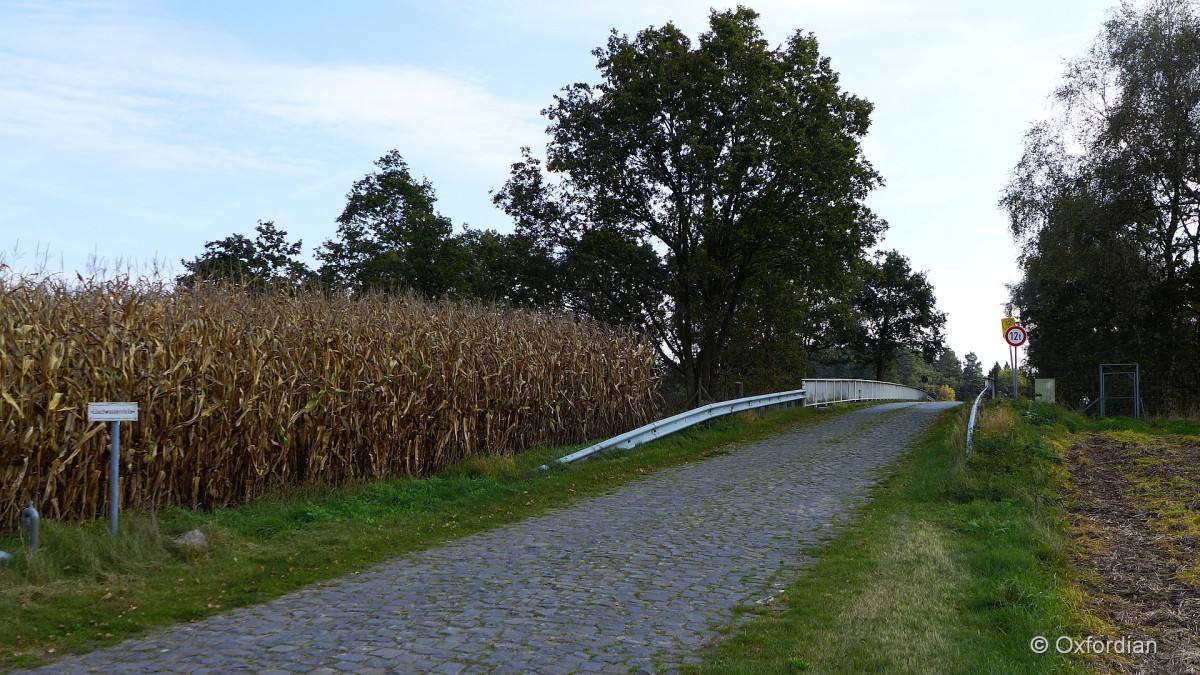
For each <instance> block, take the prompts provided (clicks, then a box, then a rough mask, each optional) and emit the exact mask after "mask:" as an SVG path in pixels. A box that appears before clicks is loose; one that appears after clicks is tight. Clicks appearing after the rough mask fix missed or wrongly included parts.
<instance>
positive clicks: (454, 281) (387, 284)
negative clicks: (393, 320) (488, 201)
mask: <svg viewBox="0 0 1200 675" xmlns="http://www.w3.org/2000/svg"><path fill="white" fill-rule="evenodd" d="M375 166H377V167H378V168H379V170H378V171H376V172H373V173H370V174H367V175H366V176H365V177H364V178H362V179H361V180H359V181H357V182H355V183H354V186H353V187H352V188H351V189H350V193H349V194H347V195H346V208H345V209H344V210H343V211H342V215H340V216H338V219H337V223H338V227H337V237H336V238H335V239H331V240H329V241H326V242H325V244H324V245H323V246H322V247H321V248H320V249H319V250H318V251H317V258H318V259H320V260H321V261H322V263H323V265H322V267H321V270H320V274H321V277H322V280H323V281H324V282H325V283H327V284H329V285H331V286H335V287H344V288H347V289H349V290H352V291H356V292H362V291H373V290H383V291H394V290H413V291H416V292H417V293H420V294H422V295H425V296H430V297H436V296H442V295H447V294H455V293H457V292H460V291H461V290H462V287H463V286H464V284H465V283H466V276H467V260H466V256H465V254H464V250H463V246H462V242H461V241H459V239H458V238H457V237H454V236H453V229H454V226H453V224H452V223H451V221H450V219H449V218H447V217H445V216H443V215H441V214H440V213H437V211H436V210H435V209H434V205H435V203H436V202H437V197H436V196H435V194H434V190H433V185H432V184H430V182H429V181H428V180H424V179H422V180H421V181H419V182H418V181H417V180H416V179H415V178H413V176H412V174H411V173H410V172H409V170H408V164H407V163H406V162H405V161H404V158H403V157H402V156H401V155H400V153H399V152H398V151H396V150H391V151H389V152H388V153H387V154H385V155H384V156H383V157H380V158H379V159H378V160H376V162H375Z"/></svg>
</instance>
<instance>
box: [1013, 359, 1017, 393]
mask: <svg viewBox="0 0 1200 675" xmlns="http://www.w3.org/2000/svg"><path fill="white" fill-rule="evenodd" d="M1012 376H1013V388H1012V399H1013V400H1014V401H1015V400H1017V348H1016V347H1013V348H1012Z"/></svg>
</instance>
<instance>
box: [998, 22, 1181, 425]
mask: <svg viewBox="0 0 1200 675" xmlns="http://www.w3.org/2000/svg"><path fill="white" fill-rule="evenodd" d="M1054 100H1055V103H1056V105H1057V114H1056V115H1055V116H1054V117H1053V118H1052V119H1050V120H1049V121H1047V122H1044V123H1041V124H1039V125H1036V126H1035V127H1034V128H1033V129H1032V130H1031V131H1030V132H1029V133H1028V135H1027V137H1026V148H1025V153H1024V156H1023V157H1022V159H1021V161H1020V163H1019V164H1018V165H1017V167H1016V169H1015V171H1014V174H1013V179H1012V181H1011V182H1010V184H1009V185H1008V187H1007V189H1006V190H1005V192H1004V195H1003V198H1002V200H1001V204H1002V205H1003V206H1004V207H1006V208H1007V210H1008V212H1009V216H1010V222H1011V227H1012V231H1013V234H1014V236H1015V237H1016V238H1017V240H1018V241H1019V242H1021V244H1022V252H1021V264H1022V266H1023V268H1024V277H1023V279H1022V280H1021V281H1020V282H1019V283H1018V284H1016V285H1015V286H1014V287H1013V302H1014V304H1015V305H1016V306H1017V308H1018V309H1019V311H1020V313H1021V316H1022V319H1023V321H1024V323H1025V324H1026V326H1027V327H1028V328H1029V329H1030V351H1029V358H1030V361H1031V363H1032V364H1033V365H1034V367H1035V368H1036V369H1037V370H1038V371H1040V372H1042V373H1047V374H1051V375H1056V376H1057V377H1058V378H1059V380H1060V382H1059V389H1060V392H1061V393H1063V394H1064V396H1065V397H1066V398H1068V399H1072V398H1074V399H1078V398H1080V397H1083V396H1088V395H1093V394H1094V390H1093V386H1094V384H1095V383H1094V379H1095V376H1094V373H1095V368H1096V364H1097V363H1100V362H1105V361H1109V362H1112V361H1139V362H1140V363H1141V364H1142V366H1143V372H1144V373H1145V377H1146V380H1147V381H1146V382H1145V385H1148V386H1144V387H1143V391H1146V392H1148V393H1151V395H1150V396H1148V397H1147V398H1148V399H1150V400H1148V401H1147V403H1148V404H1149V405H1150V407H1151V408H1157V407H1159V406H1161V408H1160V410H1161V411H1162V412H1173V411H1177V410H1179V409H1180V408H1181V406H1187V407H1191V406H1195V405H1197V404H1198V403H1200V322H1198V319H1200V12H1198V11H1197V6H1196V4H1195V3H1194V2H1191V1H1185V0H1151V1H1150V2H1147V3H1145V4H1138V5H1133V4H1130V3H1126V4H1123V5H1122V6H1121V7H1120V8H1118V9H1117V10H1115V11H1114V12H1113V14H1112V16H1111V18H1110V20H1109V21H1107V22H1106V23H1105V25H1104V27H1103V29H1102V31H1101V33H1100V35H1099V37H1098V38H1097V40H1096V42H1095V44H1094V46H1093V47H1092V49H1091V50H1090V52H1089V53H1088V54H1087V55H1086V56H1085V57H1083V58H1081V59H1079V60H1077V61H1074V62H1072V63H1071V64H1070V65H1069V66H1068V68H1067V71H1066V75H1065V77H1064V80H1063V83H1062V85H1061V86H1060V87H1059V89H1058V90H1057V91H1056V92H1055V96H1054ZM1155 394H1157V395H1155Z"/></svg>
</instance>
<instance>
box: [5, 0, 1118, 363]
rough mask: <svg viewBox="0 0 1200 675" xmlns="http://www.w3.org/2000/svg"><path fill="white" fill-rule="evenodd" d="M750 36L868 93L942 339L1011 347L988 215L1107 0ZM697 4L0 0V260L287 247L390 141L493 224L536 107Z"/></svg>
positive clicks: (877, 155)
mask: <svg viewBox="0 0 1200 675" xmlns="http://www.w3.org/2000/svg"><path fill="white" fill-rule="evenodd" d="M746 4H748V5H749V6H751V7H753V8H754V9H755V10H757V11H758V12H759V13H760V14H761V15H762V18H761V19H760V25H761V26H762V27H763V29H764V32H765V33H766V35H767V37H768V39H769V40H770V41H771V42H772V43H773V44H779V43H780V42H782V41H783V40H784V39H785V38H786V37H787V36H789V35H791V34H792V33H793V32H795V31H796V30H798V29H799V30H803V31H805V32H812V33H814V34H815V35H816V37H817V39H818V41H819V42H820V44H821V51H822V53H823V54H825V55H827V56H829V57H831V59H832V62H833V67H834V69H835V70H837V71H838V72H839V73H841V77H842V85H843V87H844V88H845V89H846V90H848V91H850V92H852V93H854V94H856V95H859V96H861V97H864V98H866V99H868V100H870V101H871V102H873V103H874V104H875V113H874V115H873V123H872V128H871V132H870V134H869V136H868V137H867V139H866V140H865V143H864V147H865V150H866V155H867V158H868V159H869V160H870V161H871V162H872V163H873V164H874V165H875V166H876V168H877V169H878V170H879V171H880V173H882V175H883V177H884V179H885V180H886V182H887V185H886V187H884V188H883V189H881V190H879V191H878V192H877V193H876V194H874V195H873V196H872V197H871V198H870V200H869V204H870V205H871V207H872V208H873V209H874V210H875V211H876V212H877V213H878V214H879V215H880V216H881V217H882V218H884V219H885V220H887V221H888V222H889V224H890V229H889V231H888V234H887V237H886V239H885V241H884V242H883V244H882V248H887V249H891V248H896V249H899V250H900V251H901V252H902V253H903V254H905V255H906V256H908V257H909V258H910V259H911V260H912V262H913V265H914V267H916V268H917V269H921V270H925V271H927V272H928V275H929V279H930V281H931V282H932V283H933V285H934V287H935V289H936V291H937V296H938V302H939V306H940V307H941V308H942V310H943V311H946V312H947V313H948V314H949V322H948V344H949V346H950V347H952V348H953V349H954V350H955V352H956V353H957V354H958V355H959V356H960V357H962V356H963V355H965V354H966V352H968V351H974V352H976V353H977V354H979V355H980V357H981V358H982V359H983V360H984V362H985V365H990V364H991V363H992V362H993V361H1004V360H1006V359H1007V348H1006V346H1005V344H1004V342H1003V340H1002V338H1001V334H1000V325H999V321H1000V318H1001V316H1002V307H1003V304H1004V302H1005V300H1006V297H1007V293H1006V291H1005V289H1004V284H1005V283H1006V282H1012V281H1014V280H1016V279H1017V277H1018V271H1017V267H1016V264H1015V262H1014V258H1015V252H1016V248H1015V246H1014V245H1013V243H1012V241H1011V238H1010V237H1009V235H1008V233H1007V230H1006V221H1005V216H1004V214H1003V213H1002V212H1000V211H999V210H997V208H996V200H997V197H998V194H999V191H1000V190H1001V189H1002V187H1003V186H1004V183H1005V182H1006V181H1007V178H1008V173H1009V171H1010V170H1011V168H1012V166H1013V165H1014V164H1015V163H1016V161H1017V159H1018V158H1019V156H1020V152H1021V139H1022V135H1023V134H1024V132H1025V130H1026V129H1027V128H1028V126H1029V124H1030V122H1031V121H1033V120H1035V119H1037V118H1038V117H1039V116H1042V115H1045V109H1046V105H1047V96H1048V95H1049V94H1050V93H1051V91H1052V90H1053V88H1054V86H1055V85H1056V84H1057V82H1058V81H1059V78H1060V76H1061V74H1062V71H1063V66H1064V63H1065V60H1067V59H1073V58H1077V57H1079V56H1082V55H1083V54H1084V52H1085V51H1086V50H1087V48H1088V47H1089V46H1090V44H1091V42H1092V40H1093V38H1094V37H1095V35H1096V34H1097V32H1098V31H1099V29H1100V25H1101V23H1102V22H1103V20H1104V19H1105V17H1106V14H1107V11H1108V9H1109V7H1110V6H1111V5H1112V3H1109V2H1083V1H1080V2H1071V1H1063V2H1044V1H1040V2H1032V1H1028V0H1011V1H1009V2H1004V3H983V2H962V1H961V0H959V1H950V0H945V1H934V0H912V1H906V0H846V1H836V0H793V1H786V0H772V1H771V2H751V1H749V0H747V2H746ZM710 6H715V7H717V8H718V9H725V8H726V6H725V5H717V4H715V3H711V2H684V1H682V0H675V1H671V0H662V1H657V0H638V1H636V2H626V1H625V0H609V1H607V2H590V1H581V2H569V3H567V2H535V1H533V0H516V1H513V2H474V1H466V2H445V3H430V2H427V1H426V2H407V1H393V2H382V1H367V0H342V1H340V2H336V3H335V2H315V1H292V2H283V1H278V0H276V1H258V2H254V1H251V0H241V1H238V2H230V1H224V0H206V1H204V2H191V1H188V2H184V1H176V2H165V1H155V0H95V1H89V0H79V1H69V0H64V1H59V2H33V1H19V0H0V250H2V251H3V253H2V254H0V255H3V258H2V259H3V260H6V261H7V262H8V263H9V264H11V265H12V266H13V267H15V268H18V269H30V268H33V267H36V266H37V265H39V264H40V262H42V261H45V262H48V265H49V268H50V269H51V270H61V271H63V272H66V273H72V274H73V273H74V272H75V271H76V270H83V269H85V268H86V267H87V265H88V262H89V260H90V259H91V258H92V257H93V256H95V257H98V258H99V259H100V260H101V261H103V263H104V264H105V265H106V266H108V267H112V266H113V263H114V262H116V261H121V262H122V263H123V264H125V265H130V264H132V265H133V266H134V267H135V268H137V269H140V270H143V271H144V270H148V269H149V268H150V267H151V266H152V264H153V261H155V260H157V261H159V262H160V263H166V264H167V265H173V266H174V271H176V272H177V271H178V269H179V260H180V259H181V258H188V259H190V258H192V257H194V256H196V255H198V254H199V253H200V252H201V251H202V250H203V246H204V243H205V242H206V241H210V240H214V239H219V238H223V237H226V236H228V235H229V234H232V233H234V232H238V233H243V234H253V228H254V225H255V223H256V222H257V221H258V220H260V219H261V220H273V221H275V223H276V224H277V225H278V226H279V227H281V228H282V229H284V230H286V231H287V232H288V234H289V238H290V239H291V240H293V241H294V240H295V239H302V240H303V241H304V248H305V252H306V254H308V253H311V250H312V248H313V247H315V246H317V245H319V244H320V243H321V242H323V241H324V240H326V239H328V238H330V237H331V236H333V234H334V227H335V226H334V219H335V218H336V217H337V216H338V214H339V213H340V212H341V209H342V208H343V206H344V205H345V195H346V192H347V191H348V190H349V188H350V185H351V184H352V183H353V182H354V181H355V180H357V179H358V178H361V177H362V176H363V175H364V174H366V173H367V172H369V171H371V170H372V169H373V167H372V162H373V161H374V160H375V159H376V158H378V157H380V156H381V155H383V154H384V153H385V152H387V151H388V150H389V149H391V148H396V149H398V150H399V151H400V152H401V154H403V155H404V157H405V158H406V159H407V160H408V162H409V165H410V167H411V168H412V170H413V171H414V172H415V173H416V174H418V175H423V176H425V177H427V178H428V179H429V180H430V181H431V182H432V183H433V185H434V187H435V189H436V190H437V194H438V199H439V202H438V208H439V210H440V211H441V212H442V213H443V214H445V215H446V216H448V217H450V218H451V219H452V220H453V221H454V222H455V223H458V224H462V223H469V224H470V225H471V226H472V227H475V228H493V229H497V230H500V231H510V230H511V225H510V223H509V222H508V220H507V219H506V217H505V216H504V214H503V213H501V212H500V211H499V210H497V209H495V207H493V206H492V204H491V200H490V196H489V191H491V190H495V189H497V188H499V187H500V186H501V185H502V184H503V182H504V180H505V179H506V178H507V175H508V166H509V165H510V164H511V163H512V162H515V161H517V160H518V159H519V148H520V147H521V146H530V147H532V148H534V149H535V151H538V150H540V149H541V148H543V147H544V146H545V142H546V136H545V133H544V129H545V120H544V119H543V118H542V117H540V115H539V113H540V111H541V110H542V109H544V108H545V107H547V106H548V105H549V104H550V102H551V100H552V97H553V96H554V94H555V93H557V92H558V90H559V89H560V88H562V87H563V86H565V85H567V84H570V83H573V82H596V81H597V80H598V77H597V74H596V70H595V59H594V57H592V56H591V54H590V52H591V50H592V49H594V48H596V47H598V46H601V45H602V44H604V42H605V40H606V38H607V36H608V33H609V31H610V30H611V29H613V28H615V29H617V30H618V31H619V32H622V33H628V34H633V33H636V32H637V31H638V30H641V29H643V28H645V27H647V26H650V25H662V24H664V23H666V22H668V21H671V22H674V23H675V24H676V25H677V26H679V27H680V28H681V29H683V30H684V31H685V32H686V33H688V34H689V35H691V36H693V37H695V36H696V35H698V34H699V32H701V31H702V30H703V29H704V28H705V26H706V25H707V18H708V10H709V7H710Z"/></svg>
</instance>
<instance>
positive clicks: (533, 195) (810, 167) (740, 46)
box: [179, 8, 945, 404]
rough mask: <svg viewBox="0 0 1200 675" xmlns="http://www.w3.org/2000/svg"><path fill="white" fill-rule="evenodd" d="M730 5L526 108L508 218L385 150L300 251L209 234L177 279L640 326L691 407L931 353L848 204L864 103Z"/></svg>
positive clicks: (641, 40)
mask: <svg viewBox="0 0 1200 675" xmlns="http://www.w3.org/2000/svg"><path fill="white" fill-rule="evenodd" d="M756 22H757V14H755V13H754V12H753V11H752V10H749V9H746V8H739V9H737V10H735V11H729V12H715V11H714V12H713V13H712V14H711V16H710V30H709V31H708V32H706V33H704V34H703V35H701V36H700V39H699V42H698V44H697V45H694V46H693V45H692V43H691V41H690V40H689V38H688V37H687V36H685V35H684V34H683V33H681V32H680V31H679V30H678V29H677V28H675V27H674V26H673V25H671V24H667V25H666V26H664V27H662V28H649V29H646V30H644V31H641V32H640V33H638V35H637V36H636V37H635V38H632V39H631V38H629V37H628V36H624V35H618V34H617V33H616V32H614V33H613V34H612V35H611V36H610V38H609V40H608V43H607V45H606V46H605V47H603V48H600V49H597V50H595V51H594V52H593V54H594V55H595V56H596V58H597V67H598V69H599V72H600V74H601V82H600V83H599V84H594V85H593V84H576V85H572V86H570V87H567V88H565V89H564V90H563V92H562V94H561V95H560V96H557V97H555V100H554V103H553V105H551V106H550V107H549V108H547V109H546V110H545V111H543V114H544V115H545V116H546V117H547V118H548V119H549V121H550V124H549V127H548V129H547V132H548V134H549V137H550V140H549V143H548V144H547V147H546V154H545V157H546V159H545V161H544V162H543V161H541V160H539V159H537V158H536V157H535V156H534V155H533V154H532V153H531V152H530V151H529V149H527V148H526V149H524V150H523V154H522V159H521V160H520V161H519V162H517V163H516V164H514V165H513V167H512V173H511V176H510V177H509V179H508V181H507V182H506V183H505V184H504V186H503V187H502V188H501V189H500V190H498V191H497V193H496V194H495V195H494V201H495V203H496V204H497V206H498V207H500V208H501V209H502V210H503V211H504V212H505V213H506V214H508V215H509V216H510V217H511V218H512V220H513V223H514V231H513V233H512V234H500V233H497V232H493V231H477V230H470V229H465V228H464V230H463V231H462V232H460V233H458V234H455V233H454V227H453V224H452V223H451V221H450V220H449V219H448V218H446V217H445V216H442V215H441V214H439V213H438V212H437V211H436V209H435V204H436V200H435V195H434V190H433V187H432V186H431V185H430V184H429V182H428V181H425V180H420V181H418V180H416V179H415V178H414V177H413V175H412V174H411V172H410V170H409V167H408V166H407V164H406V163H405V161H404V159H403V158H402V157H401V155H400V154H399V153H398V152H397V151H394V150H393V151H392V152H389V153H388V154H387V155H385V156H384V157H382V158H380V159H379V160H378V161H377V162H376V166H377V168H378V171H376V172H373V173H371V174H369V175H367V176H366V177H364V178H363V179H362V180H360V181H358V182H356V183H355V184H354V186H353V187H352V189H351V190H350V193H349V194H348V196H347V205H346V208H345V210H344V211H343V213H342V214H341V216H340V217H339V218H338V220H337V233H336V236H335V237H334V238H333V239H330V240H329V241H326V242H325V243H324V244H323V245H322V246H321V247H319V248H318V249H317V252H316V258H317V260H318V261H320V266H319V267H318V269H317V270H315V271H310V270H308V269H307V268H305V267H304V266H303V265H301V264H300V263H299V262H298V257H297V256H298V253H299V250H300V249H299V247H300V244H299V242H297V243H294V244H292V243H288V242H287V241H286V235H285V234H284V233H283V232H281V231H279V230H278V229H277V228H275V227H274V225H273V224H272V223H260V224H259V226H258V237H257V238H256V239H255V240H253V241H251V240H249V239H248V238H246V237H244V236H241V235H234V236H232V237H229V238H227V239H224V240H220V241H215V242H211V243H209V244H208V245H207V246H206V252H205V253H204V254H203V255H201V256H200V257H198V258H196V259H195V260H192V261H190V262H185V263H184V266H185V268H186V269H187V273H186V274H185V275H183V276H182V277H181V278H180V280H179V281H180V283H181V285H184V286H186V285H188V284H193V283H197V282H199V281H201V280H204V279H208V280H212V279H217V278H228V277H229V276H231V275H232V276H234V277H235V278H238V279H248V280H250V283H253V284H259V285H262V284H277V283H281V282H282V283H287V284H293V283H300V282H310V283H316V284H319V285H320V286H321V287H322V288H325V289H329V290H334V291H338V292H349V293H366V292H375V291H383V292H390V291H394V290H400V289H403V290H411V291H415V292H418V293H421V294H424V295H428V296H449V297H457V298H471V299H478V300H483V301H488V302H499V303H505V304H508V305H513V306H518V307H528V308H533V309H538V310H547V311H561V312H571V313H575V314H578V315H585V316H588V317H592V318H595V319H599V320H601V321H604V322H607V323H610V324H614V325H619V326H628V327H631V328H633V329H636V330H639V331H642V332H644V333H646V334H647V335H648V336H649V337H650V339H651V341H652V342H653V344H654V345H656V347H657V348H658V349H659V352H660V356H661V361H662V363H663V365H664V368H665V369H666V370H667V372H668V373H669V374H670V375H671V376H672V378H673V380H674V381H675V382H676V383H678V385H679V386H680V387H681V388H682V389H683V391H684V392H685V396H686V400H687V402H688V403H690V404H696V403H698V402H700V401H701V400H703V399H705V398H708V397H710V396H712V395H713V393H714V392H716V391H717V388H718V387H719V386H720V385H721V383H722V382H723V381H728V380H729V379H731V378H732V379H737V380H740V381H744V382H747V383H749V384H750V385H751V386H753V387H761V388H770V387H774V386H777V385H784V384H794V382H795V381H796V380H797V379H798V378H799V377H802V376H803V375H804V373H805V372H806V371H807V370H808V368H809V360H810V357H811V355H812V354H814V353H817V352H821V351H826V352H829V351H830V350H834V351H836V352H837V353H838V354H840V355H842V356H845V357H846V359H847V360H851V361H854V362H858V363H865V364H869V365H870V366H871V367H872V368H873V369H874V374H875V376H876V377H881V376H882V374H883V372H884V369H885V368H886V367H887V366H888V365H889V364H891V363H892V362H893V361H895V360H896V359H897V358H898V356H899V355H900V354H901V353H903V352H904V350H906V349H915V350H917V351H918V352H920V353H921V354H922V355H923V356H924V357H925V358H926V359H927V360H930V359H933V358H935V357H936V356H937V355H938V354H939V352H940V351H941V349H942V328H943V325H944V323H945V315H944V314H942V313H940V312H938V311H937V309H936V307H935V301H934V296H933V289H932V287H931V286H930V285H929V283H928V280H927V279H926V278H925V276H924V274H922V273H919V272H915V271H913V270H912V269H911V267H910V265H909V262H908V260H907V259H906V258H904V256H902V255H900V254H899V253H898V252H895V251H891V252H886V253H881V254H877V255H876V256H874V257H872V256H871V255H869V254H868V253H867V252H868V250H869V249H870V248H872V247H873V246H874V245H875V244H876V243H877V242H878V239H879V237H880V235H881V233H882V232H883V230H884V228H885V227H886V225H885V223H884V222H883V221H881V220H880V219H879V218H877V217H876V216H875V215H874V214H873V213H872V212H871V211H870V210H869V209H867V208H866V206H865V205H864V204H863V200H864V198H865V197H866V196H867V194H868V193H869V192H870V191H871V190H872V189H874V188H875V187H877V186H878V185H880V183H881V178H880V177H879V175H878V174H877V173H876V172H875V170H874V169H873V168H872V167H871V165H870V163H869V162H867V160H866V159H865V158H864V157H863V155H862V149H861V144H860V140H861V138H862V136H863V135H864V134H865V133H866V131H867V128H868V125H869V116H870V113H871V104H870V103H869V102H867V101H865V100H863V99H861V98H858V97H856V96H852V95H850V94H847V93H845V92H843V91H842V90H841V89H840V88H839V86H838V77H837V74H836V73H835V72H834V71H833V70H832V68H831V67H830V63H829V60H828V59H827V58H824V57H822V56H821V55H820V53H819V51H818V48H817V42H816V39H815V38H814V37H813V36H812V35H804V34H802V33H799V32H798V33H796V34H795V35H793V36H792V37H791V39H789V40H788V41H787V43H786V44H785V45H783V46H781V47H779V48H775V49H771V48H770V47H769V46H768V44H767V42H766V40H765V39H763V37H762V34H761V31H760V30H759V28H758V26H757V23H756Z"/></svg>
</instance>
